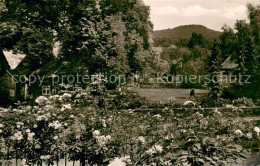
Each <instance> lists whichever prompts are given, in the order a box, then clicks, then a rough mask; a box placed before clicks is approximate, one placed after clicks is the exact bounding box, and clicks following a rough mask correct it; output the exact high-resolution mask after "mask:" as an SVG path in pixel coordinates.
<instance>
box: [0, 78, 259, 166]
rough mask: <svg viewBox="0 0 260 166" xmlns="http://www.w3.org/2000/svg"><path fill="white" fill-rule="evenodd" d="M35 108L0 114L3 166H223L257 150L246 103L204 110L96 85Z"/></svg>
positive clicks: (253, 117)
mask: <svg viewBox="0 0 260 166" xmlns="http://www.w3.org/2000/svg"><path fill="white" fill-rule="evenodd" d="M67 87H68V86H67ZM35 102H36V103H37V104H36V105H35V106H29V105H27V104H25V103H17V104H16V106H15V107H13V108H11V107H10V108H1V109H0V149H1V151H0V165H22V166H29V165H35V166H36V165H54V164H55V165H59V163H60V162H61V161H63V163H64V165H67V163H68V162H72V163H73V165H76V163H80V166H85V165H109V166H121V165H122V166H123V165H165V166H170V165H177V166H178V165H180V166H181V165H192V166H196V165H228V164H238V163H239V162H240V163H241V161H242V163H243V162H245V160H246V157H247V156H248V155H249V154H253V153H254V151H259V148H260V141H259V139H260V136H259V133H260V128H259V127H260V119H259V118H258V117H257V116H258V115H259V114H260V112H259V109H258V110H257V109H243V108H248V107H249V106H250V107H253V106H254V104H253V102H252V101H251V100H249V99H237V100H235V101H233V102H231V103H228V102H227V103H225V102H224V101H220V102H222V103H223V107H219V108H215V109H207V107H206V106H204V107H203V108H202V107H201V104H199V102H194V101H186V102H184V103H182V104H179V103H176V102H175V100H174V98H172V99H169V100H168V101H164V102H163V101H147V100H146V99H144V98H141V97H140V96H138V95H137V94H135V93H134V92H129V91H127V90H126V89H124V88H119V89H118V90H114V91H107V90H105V87H104V86H101V85H100V84H95V83H94V84H92V85H91V87H90V88H88V89H86V90H85V89H82V88H80V87H74V88H68V89H67V90H64V91H61V92H60V94H59V95H54V96H49V97H44V96H40V97H38V98H37V99H36V101H35ZM64 160H65V161H64ZM60 165H61V164H60Z"/></svg>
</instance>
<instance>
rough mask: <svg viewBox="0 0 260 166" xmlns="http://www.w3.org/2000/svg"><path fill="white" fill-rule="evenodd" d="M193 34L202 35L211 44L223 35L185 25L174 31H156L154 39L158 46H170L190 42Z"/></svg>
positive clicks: (195, 26) (203, 28) (197, 26)
mask: <svg viewBox="0 0 260 166" xmlns="http://www.w3.org/2000/svg"><path fill="white" fill-rule="evenodd" d="M193 32H195V33H197V34H202V36H203V38H204V39H205V40H207V41H209V42H212V41H213V40H214V38H218V37H219V36H220V34H221V32H218V31H215V30H212V29H208V28H207V27H205V26H202V25H184V26H179V27H176V28H173V29H165V30H158V31H154V33H153V39H154V41H155V45H156V46H168V45H170V44H176V42H180V41H188V40H189V39H190V38H191V36H192V33H193ZM161 44H163V45H161Z"/></svg>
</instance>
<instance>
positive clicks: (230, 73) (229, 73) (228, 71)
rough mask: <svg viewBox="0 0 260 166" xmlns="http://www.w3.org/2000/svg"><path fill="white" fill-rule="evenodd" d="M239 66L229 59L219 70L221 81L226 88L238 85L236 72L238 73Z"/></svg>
mask: <svg viewBox="0 0 260 166" xmlns="http://www.w3.org/2000/svg"><path fill="white" fill-rule="evenodd" d="M237 67H238V64H237V63H235V62H234V60H232V59H231V57H228V58H227V59H226V60H225V61H224V62H223V63H222V64H221V67H220V69H219V71H220V72H219V75H220V76H219V79H220V82H221V84H222V86H224V87H229V86H230V85H231V84H234V83H236V76H235V75H234V72H235V71H236V69H237Z"/></svg>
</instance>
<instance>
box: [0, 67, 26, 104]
mask: <svg viewBox="0 0 260 166" xmlns="http://www.w3.org/2000/svg"><path fill="white" fill-rule="evenodd" d="M16 76H17V75H16V74H15V71H12V70H8V69H6V72H5V74H4V75H2V76H1V78H0V87H1V88H0V94H1V97H0V100H2V101H13V102H14V101H18V100H20V101H23V100H27V99H28V97H29V95H28V84H27V82H28V79H27V78H26V77H21V78H19V77H16Z"/></svg>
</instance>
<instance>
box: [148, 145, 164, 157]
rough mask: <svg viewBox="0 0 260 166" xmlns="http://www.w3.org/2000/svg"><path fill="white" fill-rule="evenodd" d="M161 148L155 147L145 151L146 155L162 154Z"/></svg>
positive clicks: (159, 146)
mask: <svg viewBox="0 0 260 166" xmlns="http://www.w3.org/2000/svg"><path fill="white" fill-rule="evenodd" d="M162 151H163V147H162V146H161V145H155V146H153V147H152V148H150V149H149V150H147V151H146V153H147V154H150V155H151V154H154V153H162Z"/></svg>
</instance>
